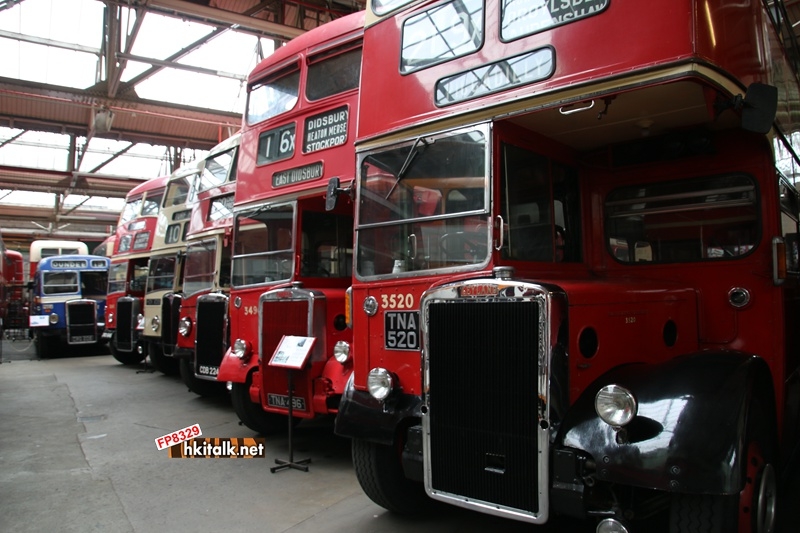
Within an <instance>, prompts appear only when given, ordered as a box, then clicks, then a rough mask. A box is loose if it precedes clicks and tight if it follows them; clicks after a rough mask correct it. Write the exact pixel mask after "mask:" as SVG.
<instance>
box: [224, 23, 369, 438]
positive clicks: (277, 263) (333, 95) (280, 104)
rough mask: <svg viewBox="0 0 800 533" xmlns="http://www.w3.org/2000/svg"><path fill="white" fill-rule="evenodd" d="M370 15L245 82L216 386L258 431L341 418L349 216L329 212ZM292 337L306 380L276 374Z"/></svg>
mask: <svg viewBox="0 0 800 533" xmlns="http://www.w3.org/2000/svg"><path fill="white" fill-rule="evenodd" d="M363 21H364V18H363V12H361V13H356V14H352V15H349V16H346V17H342V18H340V19H337V20H335V21H332V22H330V23H327V24H325V25H323V26H320V27H319V28H315V29H313V30H311V31H309V32H308V33H306V34H303V35H302V36H300V37H297V38H295V39H293V40H292V41H290V42H289V43H287V44H286V45H285V46H283V47H281V48H279V49H278V50H276V51H275V53H274V54H272V55H271V56H270V57H268V58H267V59H265V60H264V61H262V62H261V63H260V64H259V65H258V66H257V67H256V68H255V69H254V71H253V72H252V73H251V74H250V76H249V78H248V101H247V109H246V111H245V117H244V124H243V128H242V138H241V146H240V149H239V164H238V176H237V184H236V193H235V196H234V235H233V254H232V255H233V258H232V260H233V267H232V280H231V294H230V298H231V306H230V327H231V333H230V337H231V340H232V345H231V349H230V350H229V351H228V352H227V353H226V355H225V358H224V359H223V361H222V364H221V365H220V368H219V373H218V375H217V379H218V380H219V381H221V382H225V383H230V389H231V395H232V403H233V406H234V408H235V410H236V413H237V415H238V416H239V418H240V420H241V421H242V422H243V423H244V424H245V425H247V426H248V427H250V428H251V429H254V430H256V431H260V432H264V433H268V432H272V431H275V430H280V429H284V428H286V427H287V422H288V421H289V420H288V418H287V416H288V413H289V398H290V396H291V397H292V398H293V399H292V410H293V418H292V422H294V421H299V420H302V419H308V418H313V417H317V416H323V415H331V414H334V413H336V411H337V408H338V406H339V399H340V397H341V392H342V391H343V390H344V385H345V382H346V380H347V377H348V376H349V374H350V372H351V362H350V359H349V344H350V342H351V330H350V329H348V327H347V323H346V319H345V308H344V304H345V298H344V296H345V291H346V290H347V288H348V287H349V286H350V283H351V277H352V245H353V204H352V202H350V201H343V202H340V204H339V205H338V206H337V207H336V209H334V210H332V211H329V212H328V211H326V209H325V199H326V188H327V183H328V180H329V179H330V178H333V177H335V178H337V180H338V181H339V183H340V184H342V185H345V184H349V183H352V180H353V176H354V171H355V169H354V165H355V157H354V151H353V141H354V139H355V125H356V115H357V106H356V103H357V98H358V85H359V77H360V67H361V38H362V34H363ZM284 335H292V336H301V337H313V339H314V341H313V343H314V344H313V350H312V351H311V353H310V354H309V356H308V361H307V364H306V365H305V366H303V368H301V369H297V370H294V371H292V372H293V373H294V375H293V377H292V382H293V391H292V394H290V391H289V384H288V383H289V374H288V372H289V371H287V370H286V369H284V368H279V367H276V366H270V364H269V363H270V361H271V358H272V356H273V354H274V353H275V351H276V348H277V347H278V345H279V343H280V342H281V339H282V338H283V336H284Z"/></svg>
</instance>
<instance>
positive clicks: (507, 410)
mask: <svg viewBox="0 0 800 533" xmlns="http://www.w3.org/2000/svg"><path fill="white" fill-rule="evenodd" d="M538 324H539V307H538V305H536V304H534V303H531V302H508V301H504V302H502V301H501V302H491V303H487V302H485V301H484V302H474V301H457V302H455V303H432V304H431V305H430V308H429V338H430V344H429V355H428V360H429V389H428V391H429V392H428V394H429V407H430V410H429V417H430V420H429V424H430V425H429V427H430V437H429V439H430V442H429V443H430V450H431V452H430V457H428V458H426V461H427V462H428V463H429V465H430V469H431V486H432V488H433V489H435V490H437V491H441V492H444V493H448V494H451V495H456V496H459V497H465V498H469V499H470V500H473V501H474V500H480V501H483V502H489V503H491V504H496V505H501V506H505V507H509V508H513V509H518V510H520V511H522V512H530V513H536V512H538V502H537V496H538V494H537V493H538V490H537V487H538V480H539V473H538V472H537V459H538V450H537V437H536V436H537V429H536V426H537V419H538V418H537V405H538V392H537V375H538V369H537V361H538V354H537V350H538V346H539V339H538V336H539V326H538Z"/></svg>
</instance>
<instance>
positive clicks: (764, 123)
mask: <svg viewBox="0 0 800 533" xmlns="http://www.w3.org/2000/svg"><path fill="white" fill-rule="evenodd" d="M777 112H778V88H777V87H774V86H772V85H766V84H764V83H753V84H751V85H750V86H749V87H748V88H747V94H746V95H745V98H744V106H743V107H742V129H744V130H746V131H752V132H754V133H761V134H766V133H769V130H770V129H771V128H772V123H773V122H774V121H775V115H776V114H777Z"/></svg>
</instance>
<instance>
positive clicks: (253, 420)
mask: <svg viewBox="0 0 800 533" xmlns="http://www.w3.org/2000/svg"><path fill="white" fill-rule="evenodd" d="M252 379H253V377H252V374H251V375H250V376H248V377H247V382H245V383H234V384H233V387H232V388H231V403H232V404H233V410H234V411H236V416H238V417H239V420H241V422H242V424H244V425H245V426H247V427H249V428H250V429H252V430H253V431H255V432H256V433H260V434H262V435H270V434H272V433H276V432H278V431H281V430H283V429H288V426H287V420H286V417H285V416H281V415H278V414H275V413H268V412H266V411H264V410H263V409H262V408H261V405H259V404H257V403H253V401H252V400H250V382H251V381H252Z"/></svg>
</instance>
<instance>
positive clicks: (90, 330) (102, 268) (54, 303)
mask: <svg viewBox="0 0 800 533" xmlns="http://www.w3.org/2000/svg"><path fill="white" fill-rule="evenodd" d="M109 264H110V259H109V258H108V257H102V256H98V255H58V256H53V257H47V258H45V259H42V260H41V261H40V262H39V265H38V267H37V269H36V272H35V273H34V276H33V280H32V282H33V283H32V286H33V309H32V310H31V315H30V327H31V328H32V329H33V331H34V333H35V338H36V351H37V354H38V356H39V357H40V358H46V357H50V356H52V355H54V353H55V351H56V349H58V348H60V347H63V346H64V345H77V344H99V343H100V342H101V338H102V333H103V328H104V326H105V310H106V291H107V288H108V267H109Z"/></svg>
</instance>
